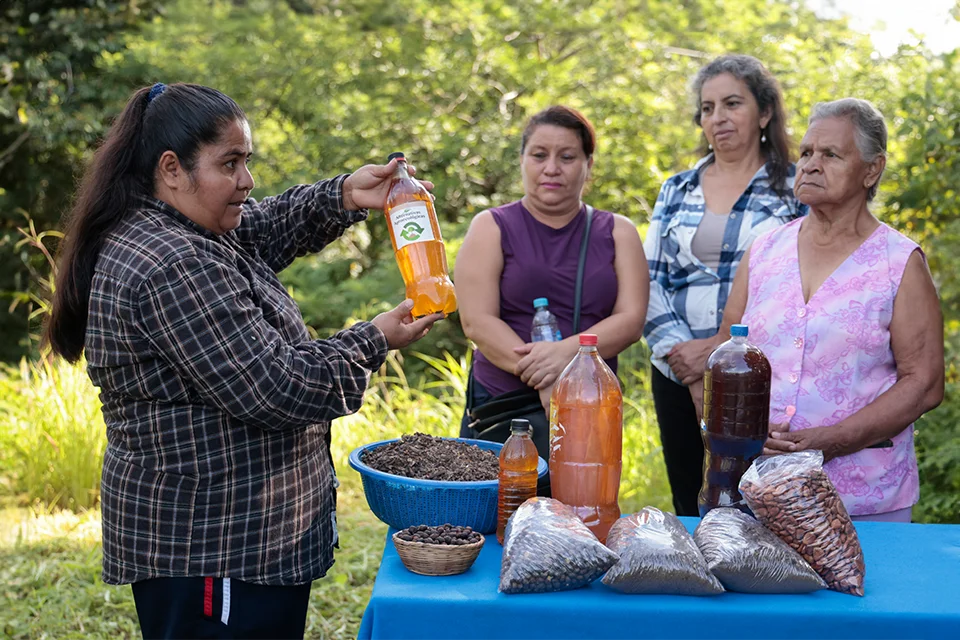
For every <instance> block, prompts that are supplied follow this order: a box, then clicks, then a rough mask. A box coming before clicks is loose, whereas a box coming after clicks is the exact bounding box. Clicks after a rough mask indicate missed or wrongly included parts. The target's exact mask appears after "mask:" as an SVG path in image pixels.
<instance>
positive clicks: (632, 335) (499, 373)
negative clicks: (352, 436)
mask: <svg viewBox="0 0 960 640" xmlns="http://www.w3.org/2000/svg"><path fill="white" fill-rule="evenodd" d="M595 148H596V136H595V133H594V129H593V125H592V124H591V123H590V121H589V120H587V118H586V117H585V116H583V114H581V113H579V112H577V111H576V110H574V109H571V108H569V107H565V106H559V105H558V106H552V107H550V108H548V109H545V110H544V111H541V112H540V113H538V114H536V115H535V116H533V117H532V118H531V119H530V121H529V123H528V124H527V127H526V129H525V130H524V132H523V137H522V139H521V141H520V173H521V176H522V179H523V188H524V196H523V198H522V199H520V200H518V201H516V202H511V203H509V204H505V205H502V206H499V207H494V208H492V209H489V210H487V211H483V212H482V213H480V214H478V215H477V216H476V217H475V218H474V219H473V222H472V223H471V225H470V229H469V231H468V232H467V235H466V237H465V238H464V241H463V246H462V247H461V248H460V252H459V254H458V256H457V262H456V266H455V274H454V275H455V277H454V280H455V282H456V288H457V297H458V300H459V304H460V319H461V322H462V323H463V329H464V333H465V334H466V335H467V337H468V338H470V339H471V340H472V341H473V342H474V343H475V344H476V345H477V350H476V352H475V354H474V365H473V371H472V375H471V378H472V380H471V383H470V385H469V390H468V397H467V412H465V415H464V419H463V423H462V426H461V435H464V436H467V437H473V436H475V435H476V434H475V433H474V432H473V430H472V429H470V427H469V425H470V422H471V417H470V415H469V413H470V411H471V409H475V408H477V407H480V406H482V405H484V404H486V403H488V402H491V400H494V399H496V398H497V397H498V396H503V395H506V394H510V393H519V394H522V393H523V390H527V391H528V392H529V393H530V394H533V398H534V401H535V400H536V395H537V394H538V395H539V397H540V399H541V403H542V405H543V407H547V406H549V399H550V393H551V389H552V386H553V383H554V382H555V381H556V379H557V377H558V376H559V375H560V373H561V372H562V371H563V369H564V367H566V365H567V364H568V363H569V362H570V360H571V359H572V358H573V356H574V355H575V354H576V353H577V349H578V348H579V343H578V339H577V335H575V334H574V316H575V309H574V298H575V289H576V280H577V270H578V269H577V267H578V263H579V258H580V253H581V241H582V240H583V239H584V230H585V228H586V226H587V224H586V223H587V217H588V207H587V205H585V204H584V202H583V201H582V199H581V198H582V194H583V187H584V184H585V183H586V181H587V178H588V177H589V175H590V169H591V167H592V166H593V152H594V149H595ZM646 269H647V265H646V259H645V258H644V252H643V245H642V243H641V241H640V237H639V235H638V233H637V229H636V227H635V226H634V224H633V223H632V222H631V221H630V220H629V219H627V218H626V217H623V216H619V215H615V214H613V213H611V212H609V211H600V210H595V211H592V223H591V225H590V233H589V236H588V237H587V242H586V257H585V263H584V269H583V287H582V299H581V302H580V309H579V310H580V326H579V331H580V332H586V331H589V332H590V333H595V334H597V335H598V336H599V344H600V352H601V355H602V356H603V357H604V358H606V359H607V362H608V363H609V364H610V366H611V368H613V369H614V370H616V365H617V355H618V354H619V353H620V352H621V351H623V350H624V349H626V348H627V347H629V346H630V345H631V344H633V343H634V342H636V341H637V340H639V339H640V335H641V334H640V329H641V327H642V326H643V321H644V318H645V317H646V310H647V297H648V286H649V285H648V281H647V278H646V277H644V276H643V274H644V273H646ZM537 298H547V300H548V301H549V308H550V310H551V311H552V312H553V313H554V314H555V315H556V317H557V320H558V325H559V328H560V333H561V336H562V339H561V340H560V341H555V342H531V340H530V333H531V332H530V329H531V324H532V322H533V316H534V304H533V303H534V300H535V299H537ZM545 424H546V416H545V415H544V416H543V420H542V422H540V425H541V428H544V427H543V426H542V425H545ZM535 429H536V425H535ZM534 439H535V440H536V439H537V438H536V433H535V435H534ZM542 441H543V440H541V442H542ZM544 454H545V451H543V450H541V451H540V455H544Z"/></svg>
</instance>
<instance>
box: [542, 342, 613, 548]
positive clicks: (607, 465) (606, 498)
mask: <svg viewBox="0 0 960 640" xmlns="http://www.w3.org/2000/svg"><path fill="white" fill-rule="evenodd" d="M622 465H623V394H622V392H621V391H620V382H619V381H618V380H617V377H616V375H614V373H613V371H611V370H610V367H608V366H607V363H606V362H604V361H603V358H601V357H600V354H599V353H598V352H597V336H595V335H593V334H587V333H582V334H580V351H579V352H577V355H576V356H575V357H574V358H573V360H571V361H570V364H568V365H567V368H566V369H564V370H563V373H562V374H560V377H559V378H557V382H556V384H555V385H554V387H553V395H552V396H551V398H550V486H551V491H552V495H553V497H554V498H556V499H557V500H559V501H560V502H562V503H564V504H565V505H567V506H569V507H572V508H573V510H574V511H576V512H577V515H578V516H580V519H581V520H583V523H584V524H585V525H587V527H589V528H590V530H591V531H593V533H594V535H595V536H597V538H598V539H599V540H600V541H601V542H604V541H606V539H607V533H608V532H609V531H610V527H611V526H613V523H614V522H616V521H617V519H618V518H619V517H620V505H619V504H618V502H617V494H618V493H619V492H620V471H621V468H622Z"/></svg>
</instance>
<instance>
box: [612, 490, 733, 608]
mask: <svg viewBox="0 0 960 640" xmlns="http://www.w3.org/2000/svg"><path fill="white" fill-rule="evenodd" d="M607 546H608V547H610V548H611V549H613V551H614V552H616V553H617V555H619V556H620V560H619V561H618V562H617V564H616V565H614V567H613V568H612V569H610V571H608V572H607V575H605V576H604V577H603V584H605V585H607V586H608V587H610V588H611V589H616V590H617V591H620V592H621V593H662V594H675V595H685V596H709V595H714V594H717V593H723V586H722V585H721V584H720V582H719V581H718V580H717V579H716V578H715V577H714V576H713V574H711V573H710V570H709V569H708V568H707V563H706V561H704V559H703V555H701V553H700V549H698V548H697V545H696V544H695V543H694V542H693V538H692V537H691V536H690V534H689V533H688V532H687V530H686V528H685V527H684V526H683V524H681V523H680V520H679V519H678V518H677V516H675V515H673V514H672V513H664V512H663V511H660V509H657V508H655V507H644V508H643V509H641V510H640V511H639V512H637V513H634V514H632V515H629V516H627V517H625V518H620V520H618V521H617V522H615V523H614V525H613V527H612V528H611V529H610V533H609V535H607Z"/></svg>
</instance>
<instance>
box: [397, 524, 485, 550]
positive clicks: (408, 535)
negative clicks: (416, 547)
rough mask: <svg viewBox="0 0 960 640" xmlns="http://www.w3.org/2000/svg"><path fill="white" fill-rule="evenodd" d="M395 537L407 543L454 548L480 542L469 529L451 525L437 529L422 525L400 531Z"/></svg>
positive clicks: (477, 534) (443, 525) (477, 535)
mask: <svg viewBox="0 0 960 640" xmlns="http://www.w3.org/2000/svg"><path fill="white" fill-rule="evenodd" d="M397 537H398V538H400V539H401V540H406V541H407V542H424V543H426V544H446V545H454V546H461V545H465V544H473V543H475V542H480V534H479V533H477V532H476V531H474V530H473V529H472V528H471V527H455V526H453V525H451V524H442V525H440V526H438V527H428V526H427V525H424V524H421V525H415V526H412V527H407V528H406V529H403V530H401V531H400V532H399V533H397Z"/></svg>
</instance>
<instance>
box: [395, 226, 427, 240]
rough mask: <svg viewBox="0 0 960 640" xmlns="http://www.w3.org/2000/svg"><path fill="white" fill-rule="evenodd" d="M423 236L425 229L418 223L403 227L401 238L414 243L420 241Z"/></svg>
mask: <svg viewBox="0 0 960 640" xmlns="http://www.w3.org/2000/svg"><path fill="white" fill-rule="evenodd" d="M421 235H423V227H421V226H420V225H418V224H417V223H416V222H408V223H407V224H405V225H403V231H401V232H400V237H401V238H403V239H404V240H406V241H407V242H414V241H415V240H418V239H419V238H420V236H421Z"/></svg>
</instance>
